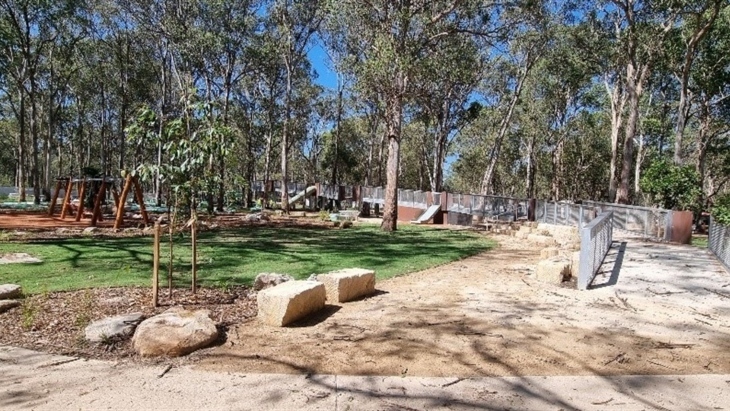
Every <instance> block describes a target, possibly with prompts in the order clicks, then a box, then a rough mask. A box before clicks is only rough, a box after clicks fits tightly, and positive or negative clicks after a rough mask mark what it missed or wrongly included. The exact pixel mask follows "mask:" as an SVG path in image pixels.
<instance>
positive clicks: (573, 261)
mask: <svg viewBox="0 0 730 411" xmlns="http://www.w3.org/2000/svg"><path fill="white" fill-rule="evenodd" d="M579 272H580V251H575V252H573V254H572V255H571V258H570V275H572V276H573V277H575V278H578V273H579Z"/></svg>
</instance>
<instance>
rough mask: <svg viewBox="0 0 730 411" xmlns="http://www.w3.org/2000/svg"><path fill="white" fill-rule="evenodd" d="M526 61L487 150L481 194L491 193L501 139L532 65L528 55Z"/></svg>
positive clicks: (500, 148)
mask: <svg viewBox="0 0 730 411" xmlns="http://www.w3.org/2000/svg"><path fill="white" fill-rule="evenodd" d="M527 61H528V62H527V64H526V66H525V67H524V69H523V71H522V74H521V75H520V78H519V80H518V81H517V87H516V88H515V92H514V94H513V95H512V98H511V100H510V103H509V107H508V109H507V113H505V115H504V117H502V121H501V122H500V125H499V131H498V132H497V136H496V138H495V139H494V145H492V148H491V149H490V150H489V154H488V156H487V159H488V162H487V169H486V171H484V178H483V179H482V188H481V190H480V192H481V194H482V195H487V194H493V191H494V187H493V183H494V174H495V173H496V171H497V161H499V155H500V153H501V150H502V140H504V136H505V135H506V134H507V129H508V128H509V125H510V123H511V122H512V115H513V114H514V111H515V106H517V102H518V101H519V99H520V95H521V94H522V86H523V85H524V84H525V79H526V78H527V75H528V74H529V73H530V68H531V67H532V63H531V62H530V57H529V56H528V57H527Z"/></svg>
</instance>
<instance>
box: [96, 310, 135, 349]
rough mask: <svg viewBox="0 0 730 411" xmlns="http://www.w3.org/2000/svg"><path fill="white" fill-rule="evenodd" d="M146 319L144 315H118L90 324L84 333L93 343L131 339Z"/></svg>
mask: <svg viewBox="0 0 730 411" xmlns="http://www.w3.org/2000/svg"><path fill="white" fill-rule="evenodd" d="M142 319H144V316H143V315H142V313H134V314H126V315H118V316H116V317H109V318H104V319H102V320H98V321H94V322H93V323H91V324H89V325H88V326H87V327H86V329H85V330H84V333H85V335H86V339H87V340H89V341H91V342H95V343H98V342H104V341H109V340H112V341H113V340H121V339H127V338H129V337H130V336H131V335H132V334H133V333H134V329H135V328H137V325H138V324H139V323H140V322H141V321H142Z"/></svg>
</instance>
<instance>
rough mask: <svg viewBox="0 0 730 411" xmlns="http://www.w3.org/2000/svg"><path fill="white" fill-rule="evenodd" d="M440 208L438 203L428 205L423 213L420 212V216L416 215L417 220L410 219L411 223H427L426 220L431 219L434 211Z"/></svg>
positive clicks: (434, 213)
mask: <svg viewBox="0 0 730 411" xmlns="http://www.w3.org/2000/svg"><path fill="white" fill-rule="evenodd" d="M440 209H441V206H440V205H432V206H430V207H428V209H427V210H426V211H425V212H424V213H423V214H421V216H420V217H418V220H414V221H411V223H413V224H423V223H427V222H428V220H430V219H432V218H433V216H435V215H436V213H437V212H438V211H439V210H440Z"/></svg>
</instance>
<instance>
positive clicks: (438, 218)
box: [433, 210, 446, 224]
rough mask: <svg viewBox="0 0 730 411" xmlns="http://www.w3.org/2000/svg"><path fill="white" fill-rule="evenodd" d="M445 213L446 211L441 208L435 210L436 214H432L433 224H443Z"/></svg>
mask: <svg viewBox="0 0 730 411" xmlns="http://www.w3.org/2000/svg"><path fill="white" fill-rule="evenodd" d="M445 214H446V213H444V212H443V211H441V210H439V211H437V212H436V214H434V215H433V223H434V224H444V221H445V220H446V219H445V218H444V215H445Z"/></svg>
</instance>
